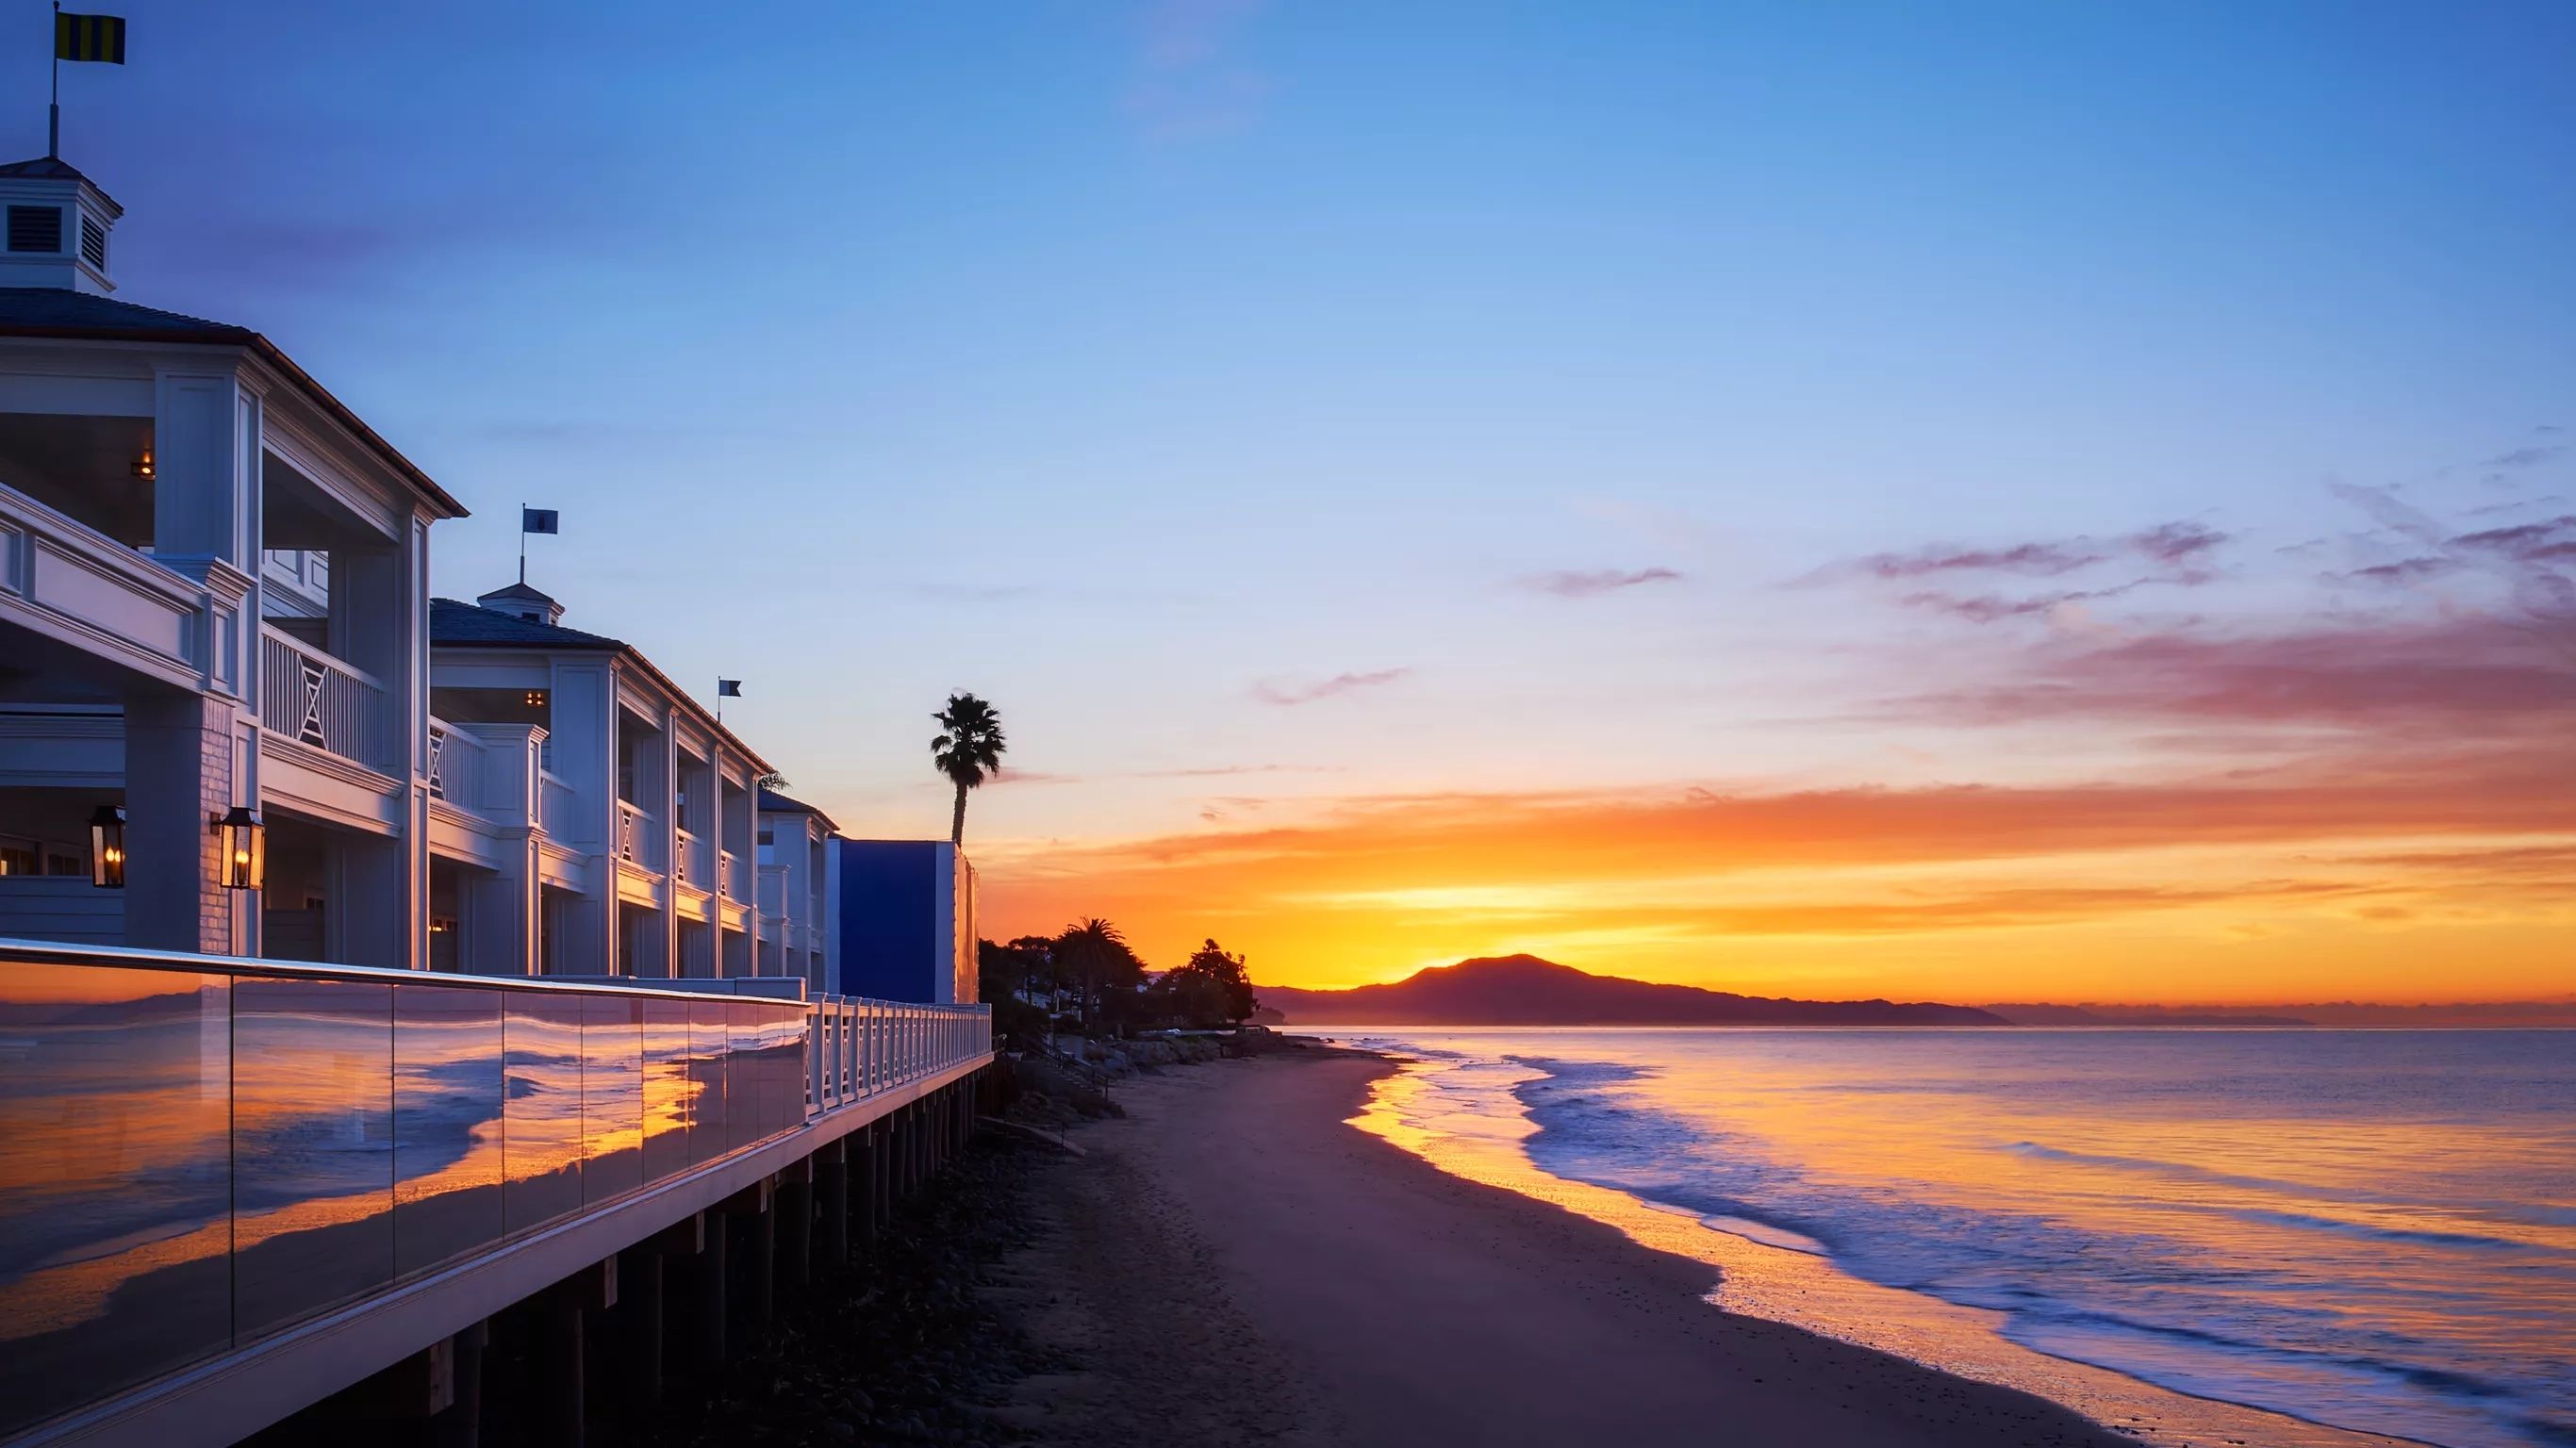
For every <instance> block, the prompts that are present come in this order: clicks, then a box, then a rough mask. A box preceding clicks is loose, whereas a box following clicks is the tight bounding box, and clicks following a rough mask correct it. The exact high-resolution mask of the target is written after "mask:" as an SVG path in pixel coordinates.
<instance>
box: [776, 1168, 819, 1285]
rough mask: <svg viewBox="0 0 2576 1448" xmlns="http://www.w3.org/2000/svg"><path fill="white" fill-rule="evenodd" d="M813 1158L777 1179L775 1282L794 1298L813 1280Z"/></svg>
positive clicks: (788, 1170) (790, 1169) (788, 1169)
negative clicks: (776, 1267) (776, 1270)
mask: <svg viewBox="0 0 2576 1448" xmlns="http://www.w3.org/2000/svg"><path fill="white" fill-rule="evenodd" d="M814 1165H815V1163H814V1158H813V1157H811V1156H808V1157H805V1158H804V1159H803V1160H801V1161H798V1162H795V1163H793V1164H791V1165H790V1166H789V1167H788V1168H787V1170H786V1171H784V1172H782V1173H780V1175H779V1178H778V1280H779V1281H780V1282H781V1283H782V1284H784V1285H785V1286H786V1288H787V1290H788V1291H789V1292H790V1293H791V1294H793V1293H797V1292H802V1291H804V1290H805V1288H806V1286H807V1285H808V1284H809V1283H811V1282H812V1281H813V1280H814Z"/></svg>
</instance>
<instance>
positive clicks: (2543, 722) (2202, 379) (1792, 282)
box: [0, 0, 2576, 1002]
mask: <svg viewBox="0 0 2576 1448" xmlns="http://www.w3.org/2000/svg"><path fill="white" fill-rule="evenodd" d="M9 3H10V6H11V12H12V13H15V14H17V15H18V17H19V19H18V20H17V21H12V22H7V23H8V24H13V25H21V26H22V27H23V28H24V30H25V31H26V33H27V36H28V39H29V44H28V46H27V47H25V48H22V49H20V50H19V51H18V52H17V54H18V55H19V57H20V59H18V60H17V61H15V62H10V63H9V64H12V65H14V67H15V69H14V70H13V71H11V72H10V73H11V74H12V75H13V76H14V77H15V78H14V79H12V80H10V81H9V82H8V83H7V85H6V86H5V87H0V93H5V94H7V95H9V96H14V97H18V98H19V99H17V100H15V101H12V102H9V103H8V104H7V105H6V106H5V110H6V112H7V114H6V115H5V116H0V122H5V124H6V125H7V126H8V127H10V128H11V129H12V130H13V131H14V134H15V137H16V140H15V142H14V144H15V145H16V147H17V149H18V150H19V151H20V152H22V153H25V154H35V153H37V152H38V151H40V150H41V148H42V142H43V129H42V125H43V120H44V117H43V113H42V109H41V105H40V104H39V102H40V100H41V95H42V87H43V85H44V82H45V77H44V75H43V74H41V73H40V70H39V67H40V66H41V65H42V57H43V54H44V52H43V50H42V49H41V48H40V46H41V35H42V33H43V30H44V27H45V25H46V21H45V18H44V16H45V12H44V11H42V10H41V9H40V8H39V7H36V6H34V5H31V4H28V3H26V0H9ZM125 13H126V14H127V15H128V17H129V19H130V39H129V56H130V59H131V62H132V63H131V64H129V65H128V66H127V67H125V68H124V69H122V70H117V69H114V68H111V67H105V66H73V67H66V68H65V69H64V80H63V94H64V111H65V118H64V154H65V156H66V157H67V158H68V159H70V160H71V161H73V162H74V163H75V164H77V165H79V166H81V167H82V168H84V169H85V170H87V171H88V172H89V173H90V174H91V175H92V176H93V177H94V178H95V179H97V180H98V181H99V182H100V183H101V184H102V185H104V186H105V187H106V189H107V190H109V191H110V192H111V193H113V194H114V195H115V196H116V197H117V198H118V199H119V200H120V201H122V202H123V203H124V204H125V205H126V207H127V209H128V214H127V216H126V218H125V220H124V222H123V224H122V225H121V227H120V229H119V231H118V233H117V247H118V252H117V262H116V270H117V274H118V277H119V280H120V282H121V283H122V286H123V290H122V291H121V292H120V293H119V295H120V296H122V297H125V298H127V299H130V300H134V301H138V302H143V303H146V304H149V305H156V306H165V307H170V308H173V309H176V310H181V311H186V312H191V313H194V314H198V315H208V316H214V317H217V318H220V319H223V320H226V321H234V322H240V323H244V324H246V325H251V326H254V327H257V328H259V329H260V330H262V331H264V332H266V333H268V334H269V335H270V336H271V337H272V338H273V339H275V340H276V341H277V342H278V343H279V344H280V345H282V346H283V347H285V348H286V350H287V351H288V352H289V353H290V354H291V355H293V356H294V357H295V358H296V359H297V360H298V361H299V362H300V363H302V364H303V365H304V367H305V368H306V369H307V370H308V371H310V372H312V373H313V374H315V375H316V376H317V377H318V378H320V379H321V380H322V381H323V382H324V383H325V384H326V385H328V386H329V387H331V388H332V389H333V390H334V391H335V392H336V393H337V394H338V395H339V396H340V397H341V398H342V399H343V400H345V401H347V402H349V403H350V404H351V405H353V406H354V407H356V408H357V409H358V410H359V411H360V412H361V413H362V414H363V415H364V416H366V417H367V418H368V419H369V420H370V421H371V422H373V423H374V424H375V425H376V426H377V427H378V429H379V430H380V431H382V432H383V433H384V434H385V435H386V436H387V437H388V438H390V439H392V440H393V441H394V442H395V443H396V445H397V446H399V447H401V448H402V449H403V450H404V451H405V452H406V453H407V454H408V455H409V456H410V457H412V458H413V459H414V460H415V461H417V462H418V463H420V464H421V465H422V466H423V467H424V468H426V469H427V470H428V471H429V472H430V473H431V474H432V475H433V476H435V477H437V478H438V479H439V480H440V482H441V483H442V484H443V485H444V486H446V487H447V488H448V489H449V490H450V491H452V492H454V493H455V494H457V495H458V496H459V497H460V498H462V499H463V500H464V501H465V502H466V503H467V504H468V505H469V506H470V507H472V508H473V509H474V510H475V514H476V515H475V516H474V517H473V518H471V519H468V520H465V521H461V522H456V523H449V524H443V525H441V526H440V527H439V529H438V530H437V533H436V535H435V538H434V540H433V549H434V555H435V562H434V570H435V573H434V577H435V584H436V588H437V591H438V592H440V593H441V594H443V595H448V596H457V597H471V596H472V595H473V594H475V593H478V592H481V591H483V590H485V589H488V588H492V587H496V586H498V585H500V584H501V583H504V582H506V581H508V580H509V578H510V577H511V576H512V573H513V570H514V569H515V566H516V558H517V553H516V550H517V547H518V542H519V540H518V537H517V534H516V533H515V532H514V531H513V524H514V522H515V517H516V512H515V510H516V508H517V507H518V506H519V505H520V504H522V503H526V504H532V505H536V506H541V507H552V508H556V509H558V510H560V511H561V513H562V515H563V533H562V535H561V536H560V537H558V538H538V539H536V540H534V541H533V543H532V544H531V547H530V563H529V576H530V580H531V581H532V582H534V583H536V584H537V585H538V586H540V587H542V588H544V589H546V590H547V591H549V592H550V593H553V594H555V595H556V596H557V597H558V598H560V599H561V600H562V601H563V602H564V603H565V605H566V607H567V609H568V613H567V616H566V622H567V623H569V624H572V625H574V626H578V627H583V628H589V629H594V630H598V631H601V632H606V633H611V634H614V635H616V636H618V637H621V638H625V639H627V640H630V641H632V642H634V643H635V644H637V645H638V646H639V647H641V648H643V649H644V650H645V651H646V652H647V653H648V654H649V655H650V656H651V657H652V658H653V659H654V660H655V661H656V662H657V663H658V664H660V665H661V666H662V667H663V669H664V670H665V671H666V672H668V673H669V674H671V675H672V676H673V677H675V678H679V679H683V680H690V679H702V680H705V681H706V691H707V692H710V693H711V692H712V688H713V680H714V678H715V677H716V676H717V675H718V674H720V673H721V674H723V675H726V676H728V677H740V678H742V679H744V680H745V681H746V684H745V697H744V698H743V699H742V700H741V701H739V702H738V703H732V702H730V701H729V706H728V709H727V712H726V718H727V721H728V723H730V724H732V725H734V726H735V727H737V728H738V730H739V731H740V732H741V733H742V734H743V735H744V737H745V738H746V739H748V740H749V741H750V742H751V743H752V744H753V745H754V747H756V748H758V749H759V750H761V751H762V752H763V753H764V754H766V755H767V756H768V757H769V758H770V760H771V761H772V762H773V763H774V764H775V765H776V766H777V767H778V768H779V769H781V770H782V771H784V772H785V774H786V775H787V776H788V777H789V779H790V780H791V781H792V784H793V791H794V792H795V793H797V794H799V795H800V796H802V797H805V798H807V799H810V800H812V801H813V802H815V803H817V804H819V805H821V806H823V807H824V808H825V809H826V810H828V811H829V812H830V813H831V814H832V816H833V817H834V818H835V819H836V820H837V822H838V823H839V824H840V825H841V826H842V827H843V828H844V829H845V830H846V831H847V832H850V833H853V834H863V835H880V836H903V835H924V836H927V835H937V834H939V833H940V832H941V831H942V830H943V829H944V828H945V825H946V821H947V806H948V801H947V792H946V787H945V785H944V784H943V782H942V781H941V780H939V779H938V778H937V777H936V776H934V775H933V774H932V773H931V772H930V768H929V764H928V756H927V746H928V741H929V736H930V734H931V733H932V732H933V731H932V729H931V727H930V718H929V716H930V714H931V712H932V711H933V710H934V709H935V708H936V707H937V706H938V705H939V703H940V702H941V700H942V699H943V698H944V697H945V696H946V694H947V693H948V692H949V691H950V690H952V689H971V690H974V691H976V692H978V693H980V694H982V695H983V696H984V697H986V698H988V699H990V700H992V701H993V702H994V703H995V705H996V706H997V707H998V708H999V709H1000V711H1001V712H1002V715H1003V717H1004V719H1005V721H1006V722H1007V724H1008V726H1009V729H1010V736H1011V750H1010V755H1009V764H1010V768H1009V772H1008V773H1007V775H1006V776H1005V777H1004V778H1003V779H1002V780H1000V781H997V782H995V783H993V784H991V785H988V786H987V787H985V788H984V789H982V790H981V791H979V792H978V793H977V796H976V798H975V800H974V802H973V804H972V806H971V808H970V811H969V814H968V821H967V829H968V844H969V848H970V850H971V852H972V853H973V854H974V856H975V858H976V860H977V862H978V866H979V869H980V872H981V879H982V886H983V893H982V923H983V926H984V933H986V934H987V935H990V936H993V937H996V938H1007V937H1009V936H1012V935H1016V934H1020V933H1024V932H1038V931H1051V930H1054V929H1057V928H1060V927H1062V926H1063V925H1064V924H1066V923H1067V922H1068V921H1070V920H1073V919H1075V918H1077V917H1082V916H1091V915H1100V916H1105V917H1108V918H1110V919H1111V920H1113V921H1115V922H1117V923H1118V924H1119V925H1120V926H1122V927H1123V928H1124V929H1125V931H1126V933H1127V934H1128V935H1129V936H1130V938H1131V939H1132V940H1133V941H1134V942H1135V943H1136V944H1137V945H1138V947H1139V948H1140V950H1142V952H1143V953H1144V954H1145V956H1146V958H1147V960H1148V961H1149V963H1152V964H1154V965H1157V966H1162V965H1170V964H1176V963H1178V961H1179V960H1180V959H1181V958H1182V957H1183V956H1185V955H1186V953H1187V951H1188V950H1189V949H1190V948H1191V947H1192V946H1194V945H1195V944H1196V943H1197V942H1198V941H1199V940H1201V939H1203V938H1207V937H1214V938H1216V939H1218V940H1220V941H1221V942H1222V943H1223V944H1225V945H1226V946H1227V947H1229V948H1231V949H1235V950H1239V951H1242V952H1244V953H1246V954H1247V955H1248V957H1249V959H1250V963H1251V968H1252V973H1253V975H1254V977H1255V979H1256V980H1260V981H1266V982H1271V983H1277V984H1292V985H1306V986H1333V985H1349V984H1357V983H1362V982H1366V981H1373V980H1384V979H1391V978H1395V977H1399V976H1402V975H1404V974H1407V973H1409V972H1411V971H1412V970H1414V969H1417V968H1419V967H1422V966H1424V965H1429V964H1435V963H1440V962H1446V961H1453V960H1456V959H1458V958H1461V957H1463V956H1469V955H1477V954H1492V953H1502V952H1507V951H1514V950H1528V951H1532V952H1536V953H1540V954H1544V955H1547V956H1549V957H1550V958H1553V959H1557V960H1561V961H1564V962H1566V963H1568V964H1572V965H1577V966H1580V967H1583V968H1585V969H1590V970H1597V971H1604V972H1611V973H1617V974H1624V975H1631V976H1637V977H1641V978H1647V979H1654V980H1669V981H1683V982H1688V983H1692V984H1701V985H1710V986H1716V987H1722V988H1726V989H1734V990H1743V991H1752V992H1759V993H1771V994H1795V995H1805V996H1816V997H1833V998H1852V997H1866V996H1874V995H1888V996H1896V997H1903V998H1939V999H1951V1000H1972V1001H1973V1000H2028V999H2034V998H2036V999H2051V1000H2091V1001H2160V1002H2194V1001H2210V1002H2217V1001H2228V1002H2256V1001H2285V1000H2287V1001H2296V1000H2315V999H2345V998H2352V999H2374V1000H2392V1001H2427V1000H2431V1001H2444V1000H2465V999H2493V998H2530V997H2549V998H2564V997H2568V996H2569V995H2571V993H2576V945H2571V944H2570V942H2571V941H2576V930H2571V927H2576V767H2571V765H2572V764H2576V582H2571V580H2576V431H2571V429H2576V185H2571V184H2570V178H2571V175H2576V90H2571V88H2570V87H2568V86H2567V85H2566V83H2565V71H2564V61H2565V57H2566V56H2568V55H2569V54H2571V53H2576V8H2571V7H2568V6H2565V5H2563V4H2557V3H2533V4H2472V5H2461V6H2445V7H2439V8H2427V7H2424V6H2421V5H2413V4H2367V3H2321V4H2297V3H2289V0H2277V3H2267V4H2264V5H2259V6H2257V5H2239V4H2216V3H2201V4H2194V3H2177V4H2162V5H2152V6H2150V5H2137V4H2129V5H2122V4H2102V5H2082V6H2069V5H2064V4H2057V3H2036V0H2035V3H2027V4H1973V5H1958V6H1923V5H1915V4H1883V5H1882V4H1865V3H1857V0H1855V3H1851V4H1838V5H1832V6H1820V5H1809V4H1790V3H1780V4H1763V5H1706V6H1670V5H1631V4H1617V3H1605V0H1587V3H1583V4H1561V5H1538V4H1506V5H1495V4H1491V3H1474V4H1438V3H1423V4H1407V5H1402V6H1385V5H1358V4H1320V3H1296V0H1273V3H1266V4H1265V3H1259V0H1147V3H1114V0H1079V3H1073V0H1066V3H1052V4H1049V3H1029V4H992V5H975V6H960V5H913V4H893V3H871V4H851V5H838V6H822V5H815V6H811V7H779V6H765V5H758V4H749V5H735V6H729V7H722V8H720V9H718V8H711V7H707V6H703V5H692V6H677V5H658V4H631V5H619V6H616V7H600V8H597V9H593V10H584V9H582V8H579V7H575V6H570V5H550V6H520V5H507V6H504V5H495V4H476V3H461V4H460V3H441V4H436V5H431V4H386V5H381V6H370V7H334V6H322V5H274V4H257V3H241V4H234V5H226V6H199V5H187V4H179V3H165V0H132V3H130V4H128V5H127V6H126V7H125Z"/></svg>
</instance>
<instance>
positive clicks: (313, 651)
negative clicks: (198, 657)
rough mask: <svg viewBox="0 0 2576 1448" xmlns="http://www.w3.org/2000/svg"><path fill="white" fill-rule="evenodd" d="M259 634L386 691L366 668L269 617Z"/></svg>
mask: <svg viewBox="0 0 2576 1448" xmlns="http://www.w3.org/2000/svg"><path fill="white" fill-rule="evenodd" d="M259 636H260V637H261V638H264V639H275V640H277V641H278V642H279V643H281V644H284V645H285V646H286V647H288V648H290V649H292V650H294V651H295V652H297V653H299V654H302V655H304V656H305V657H306V658H308V659H311V660H312V661H313V662H315V663H317V664H327V665H329V666H330V667H332V668H335V669H338V670H339V671H340V672H341V673H344V674H346V675H348V676H349V677H350V678H352V679H355V680H357V681H358V682H359V683H361V684H364V685H366V686H367V687H368V688H370V689H373V690H375V691H376V692H378V693H383V692H384V687H385V684H384V681H383V680H382V679H379V678H377V677H376V676H375V675H373V674H370V673H368V672H367V671H366V670H364V669H362V668H359V667H358V666H357V665H356V664H353V663H350V662H349V661H348V660H347V659H344V658H342V657H340V656H339V655H338V654H335V653H333V652H331V651H330V650H329V649H326V648H323V647H321V646H320V645H318V644H308V643H306V642H305V641H304V640H302V639H300V638H297V637H296V636H295V635H293V634H291V633H288V632H287V631H286V630H284V629H282V628H279V627H278V626H277V625H276V624H274V623H271V622H269V621H268V620H267V619H261V620H260V621H259Z"/></svg>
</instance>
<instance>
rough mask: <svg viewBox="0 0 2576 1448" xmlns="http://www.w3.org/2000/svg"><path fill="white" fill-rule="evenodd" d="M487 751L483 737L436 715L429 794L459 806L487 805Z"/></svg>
mask: <svg viewBox="0 0 2576 1448" xmlns="http://www.w3.org/2000/svg"><path fill="white" fill-rule="evenodd" d="M484 753H485V750H484V748H483V741H482V740H480V739H477V738H475V737H474V736H473V735H471V734H467V733H465V732H463V731H462V730H459V729H457V728H456V727H455V726H453V725H451V724H449V723H448V722H447V721H446V720H444V719H440V718H436V717H434V716H433V717H432V718H431V719H430V721H429V797H430V798H432V799H443V800H446V801H447V802H448V803H450V804H452V805H455V806H456V807H458V808H459V809H469V810H480V809H481V808H482V807H483V805H484V793H483V785H484V770H485V767H486V765H485V760H484V757H483V756H484Z"/></svg>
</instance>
